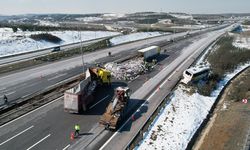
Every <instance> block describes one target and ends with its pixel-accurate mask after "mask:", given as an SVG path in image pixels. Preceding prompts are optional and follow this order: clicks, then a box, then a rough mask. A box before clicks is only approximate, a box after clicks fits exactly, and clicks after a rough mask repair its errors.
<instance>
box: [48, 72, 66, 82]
mask: <svg viewBox="0 0 250 150" xmlns="http://www.w3.org/2000/svg"><path fill="white" fill-rule="evenodd" d="M65 75H67V73H63V74H59V75H57V76H54V77H52V78H50V79H48V81H51V80H54V79H57V78H60V77H62V76H65Z"/></svg>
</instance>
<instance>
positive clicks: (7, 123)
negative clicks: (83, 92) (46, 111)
mask: <svg viewBox="0 0 250 150" xmlns="http://www.w3.org/2000/svg"><path fill="white" fill-rule="evenodd" d="M61 98H63V96H61V97H59V98H57V99H55V100H53V101H51V102H49V103H47V104H45V105H43V106H41V107H38V108H37V109H34V110H32V111H31V112H29V113H27V114H25V115H23V116H21V117H18V118H16V119H14V120H12V121H10V122H8V123H6V124H3V125H1V126H0V128H2V127H5V126H7V125H9V124H11V123H13V122H15V121H17V120H19V119H21V118H23V117H26V116H27V115H29V114H31V113H33V112H35V111H37V110H40V109H42V108H44V107H46V106H48V105H50V104H52V103H54V102H56V101H58V100H60V99H61Z"/></svg>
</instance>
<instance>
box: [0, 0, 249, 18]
mask: <svg viewBox="0 0 250 150" xmlns="http://www.w3.org/2000/svg"><path fill="white" fill-rule="evenodd" d="M13 4H14V5H13ZM194 4H195V5H194ZM1 6H2V8H1V12H0V14H1V15H6V16H11V15H26V14H99V13H114V14H131V13H135V12H182V13H187V14H245V13H250V12H249V10H250V1H247V0H238V1H235V0H220V1H217V0H210V1H207V0H189V1H181V0H176V1H170V0H157V1H155V0H137V1H133V0H126V1H117V0H106V1H98V0H85V1H81V0H74V2H72V1H69V0H60V2H58V1H57V0H40V1H34V0H9V1H3V2H1ZM41 6H43V7H41ZM100 6H101V7H100ZM125 6H128V7H125ZM138 6H140V7H138Z"/></svg>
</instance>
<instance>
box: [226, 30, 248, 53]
mask: <svg viewBox="0 0 250 150" xmlns="http://www.w3.org/2000/svg"><path fill="white" fill-rule="evenodd" d="M249 29H250V26H249ZM243 31H244V32H245V31H250V30H246V29H244V28H243ZM230 35H232V36H235V39H234V42H233V46H235V47H238V48H246V49H250V36H246V35H243V34H230Z"/></svg>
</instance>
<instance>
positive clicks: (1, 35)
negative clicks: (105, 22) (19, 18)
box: [0, 28, 169, 57]
mask: <svg viewBox="0 0 250 150" xmlns="http://www.w3.org/2000/svg"><path fill="white" fill-rule="evenodd" d="M39 33H44V32H41V31H36V32H30V31H24V32H23V31H21V30H18V31H17V32H16V33H14V32H13V30H12V29H11V28H0V57H3V56H9V55H14V54H18V53H24V52H30V51H36V50H38V49H44V48H49V47H53V46H58V45H65V44H70V43H76V42H80V41H81V39H82V41H87V40H92V39H96V38H102V37H108V36H113V35H119V34H120V33H119V32H109V31H96V32H95V31H82V32H78V31H51V32H47V33H50V34H52V35H54V36H57V37H59V38H61V39H62V42H61V43H59V44H55V43H50V42H47V41H35V40H33V39H31V38H30V35H32V34H39ZM163 34H169V33H160V32H140V33H132V34H129V35H121V36H118V37H114V38H112V39H111V44H112V45H118V44H122V43H127V42H131V41H136V40H141V39H145V38H149V37H155V36H159V35H163Z"/></svg>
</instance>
